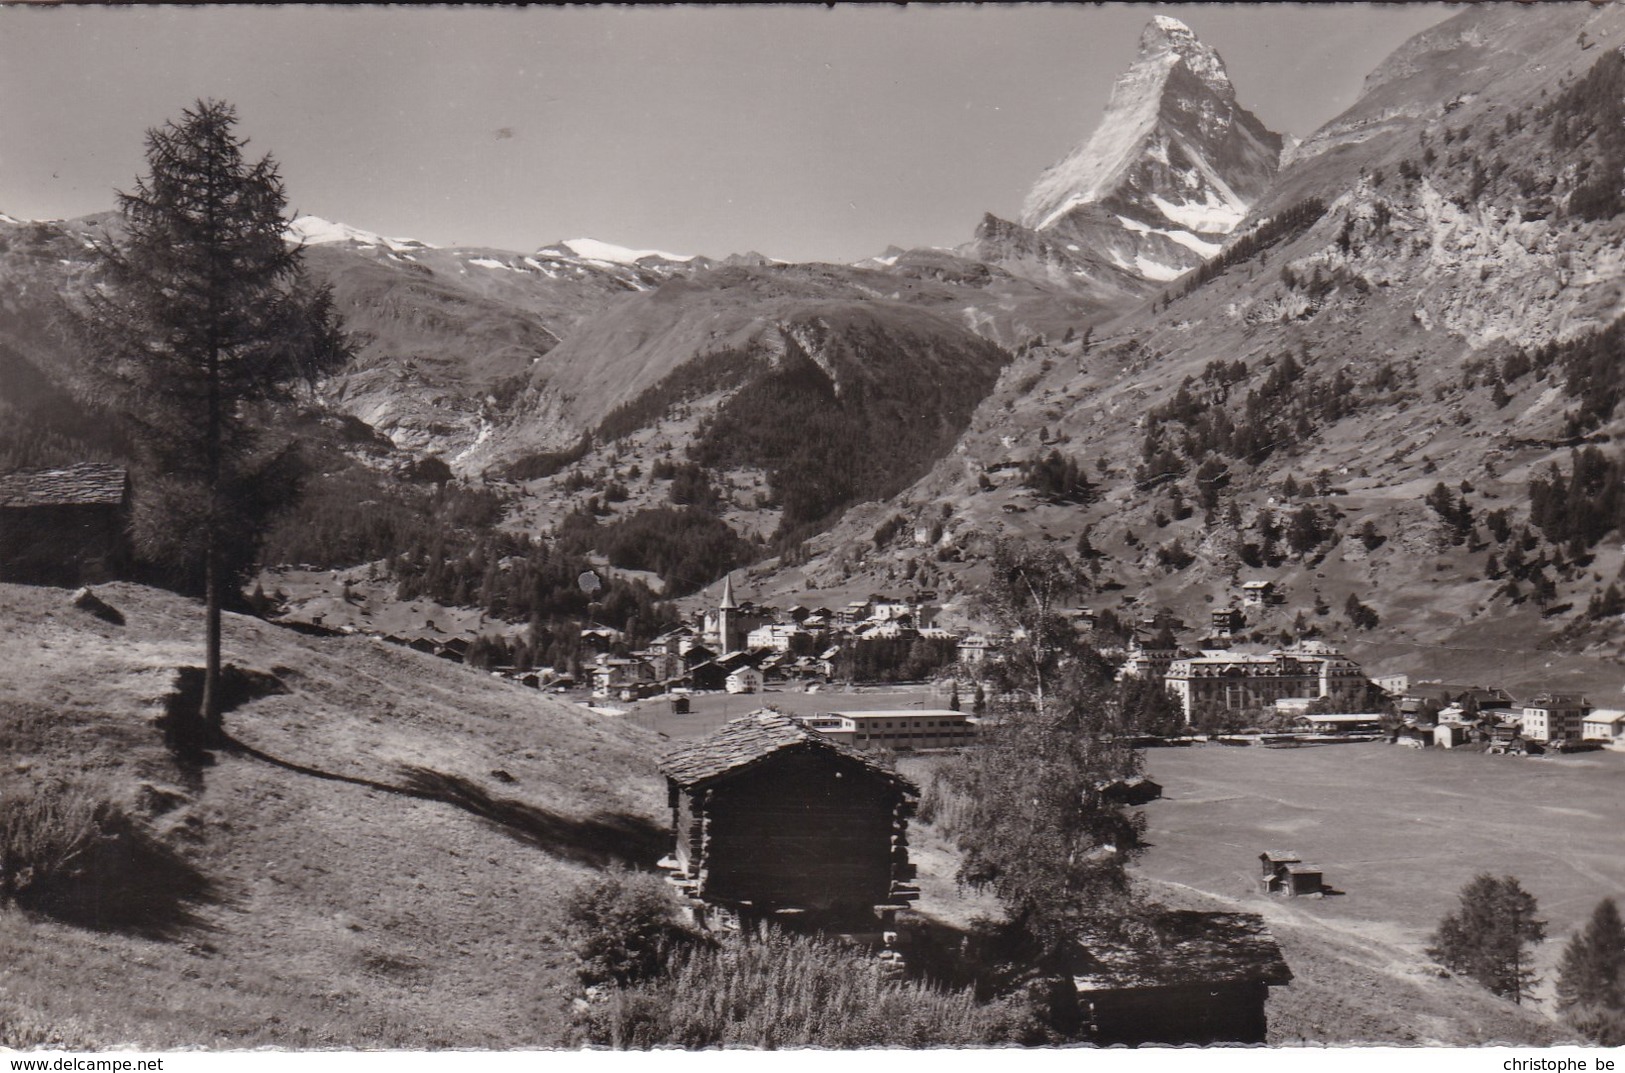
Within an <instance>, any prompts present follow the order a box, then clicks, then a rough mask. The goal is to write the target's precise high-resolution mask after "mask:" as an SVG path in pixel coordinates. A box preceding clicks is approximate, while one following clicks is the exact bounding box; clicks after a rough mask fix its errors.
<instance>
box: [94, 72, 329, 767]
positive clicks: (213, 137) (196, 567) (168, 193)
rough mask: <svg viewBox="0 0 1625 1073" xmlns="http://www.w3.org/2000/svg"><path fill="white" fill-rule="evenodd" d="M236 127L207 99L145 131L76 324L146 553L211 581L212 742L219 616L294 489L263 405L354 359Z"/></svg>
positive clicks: (274, 191) (208, 668)
mask: <svg viewBox="0 0 1625 1073" xmlns="http://www.w3.org/2000/svg"><path fill="white" fill-rule="evenodd" d="M236 123H237V114H236V111H235V109H233V108H232V107H231V106H230V105H229V104H225V103H222V102H218V101H199V102H197V103H196V104H195V105H194V106H193V107H191V108H189V109H187V110H185V111H184V112H183V113H182V117H181V119H180V120H179V121H178V122H175V121H171V122H169V123H166V124H165V125H164V126H162V127H159V128H156V129H153V130H149V131H148V132H147V137H146V156H147V166H148V168H149V173H148V174H147V175H145V176H143V177H140V178H138V179H137V182H136V187H135V190H134V191H133V192H131V193H122V192H121V193H120V194H119V195H118V201H119V209H120V214H121V216H122V231H123V234H122V235H121V236H119V237H117V238H116V239H109V240H108V241H106V242H104V243H103V244H102V246H101V249H100V253H101V255H102V256H101V261H102V269H103V271H102V275H101V278H100V280H99V285H98V286H97V287H96V288H95V289H94V290H93V291H92V292H91V294H90V295H89V297H88V304H89V311H88V315H87V316H86V317H85V318H84V319H83V321H82V324H81V327H82V328H83V330H84V332H85V334H86V336H87V342H88V344H89V345H90V346H92V347H94V351H93V352H94V354H95V355H96V360H97V362H98V371H97V374H96V375H97V377H98V379H99V380H100V381H101V382H102V384H103V386H104V388H106V389H107V390H108V391H109V393H110V394H111V396H112V401H113V403H114V405H115V406H116V407H117V409H118V410H119V411H120V412H121V413H122V414H123V416H124V417H125V419H126V420H127V421H128V423H129V426H130V429H131V431H132V432H133V433H134V436H135V439H136V441H137V443H138V445H139V451H140V456H141V457H140V464H141V469H142V471H143V476H144V481H143V484H144V485H145V489H144V491H143V493H142V500H141V502H140V503H139V504H138V510H137V520H136V536H137V540H138V543H139V544H140V546H141V547H142V548H143V550H144V551H145V552H146V553H147V554H148V555H149V556H150V557H152V558H155V559H161V560H163V561H164V562H166V564H168V565H170V566H171V567H172V568H174V569H175V570H176V571H177V573H179V574H181V575H191V576H192V577H193V578H197V576H198V575H201V577H200V578H199V580H201V588H202V590H203V596H204V604H205V609H206V611H205V619H206V623H205V637H206V641H205V649H206V658H205V673H204V686H203V698H202V704H201V711H200V716H201V719H202V728H203V730H204V732H205V740H206V741H208V742H213V741H217V740H218V739H219V737H220V733H221V696H220V612H221V605H222V603H223V601H224V599H225V598H226V594H227V591H228V587H229V586H231V585H232V584H234V583H236V582H238V581H240V579H241V575H242V573H243V571H245V570H246V569H247V567H248V566H249V565H250V564H251V562H252V560H253V555H254V549H255V547H256V543H257V537H258V533H259V531H260V527H261V524H262V522H263V521H264V515H265V514H266V513H267V508H268V507H269V506H270V504H271V501H272V500H274V499H276V498H277V497H278V495H279V494H281V495H285V494H286V492H287V490H288V488H289V487H290V485H291V484H292V483H293V478H292V476H291V474H290V456H289V453H288V452H286V451H266V450H264V449H263V447H264V445H263V443H262V441H261V438H260V436H259V432H260V430H262V429H263V427H264V426H265V425H266V424H267V420H268V419H267V416H266V414H265V413H264V412H263V411H262V412H259V413H256V407H265V406H267V405H274V404H276V403H278V402H281V401H286V400H287V399H288V397H289V395H290V393H291V389H292V388H293V386H294V385H296V384H298V383H299V382H300V381H301V380H304V381H307V382H308V381H313V380H314V379H315V377H316V376H318V375H319V374H320V373H321V372H322V371H323V370H324V369H325V368H330V367H333V366H336V365H337V364H339V363H341V362H342V361H343V360H345V359H346V358H347V357H348V355H349V344H348V342H347V340H346V337H345V335H344V333H343V330H342V328H341V326H340V324H339V321H338V318H337V315H336V313H335V312H334V309H333V305H332V300H331V296H330V294H329V293H328V292H327V290H326V289H325V288H322V287H315V286H312V285H311V284H310V283H309V282H308V281H307V280H306V279H305V277H304V276H303V274H302V272H301V259H302V249H301V248H300V247H299V246H296V245H292V244H290V243H289V241H288V240H287V237H286V229H287V224H288V220H287V219H286V218H285V217H284V215H283V213H284V209H285V208H286V205H287V198H286V195H285V192H284V188H283V184H282V179H281V176H280V175H279V174H278V170H277V165H276V162H275V161H274V160H272V158H271V157H270V156H265V157H262V158H261V159H259V160H258V161H257V162H251V161H249V160H248V159H246V158H245V156H244V154H243V150H244V148H245V146H246V145H247V140H246V139H241V138H239V137H237V135H236V133H235V127H236ZM193 583H196V582H195V581H194V582H193Z"/></svg>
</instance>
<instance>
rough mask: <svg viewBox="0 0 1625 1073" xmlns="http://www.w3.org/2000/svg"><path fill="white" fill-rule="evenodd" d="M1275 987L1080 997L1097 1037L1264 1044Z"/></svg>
mask: <svg viewBox="0 0 1625 1073" xmlns="http://www.w3.org/2000/svg"><path fill="white" fill-rule="evenodd" d="M1268 996H1269V988H1268V987H1267V986H1266V985H1264V984H1262V983H1258V982H1255V981H1246V982H1240V983H1230V984H1212V985H1203V986H1190V987H1162V988H1125V989H1122V990H1117V991H1094V992H1085V993H1083V994H1081V995H1080V996H1079V1000H1080V1001H1081V1002H1082V1004H1083V1007H1084V1012H1085V1015H1086V1016H1087V1017H1088V1018H1089V1020H1090V1022H1091V1024H1092V1025H1093V1027H1094V1032H1093V1034H1092V1035H1091V1037H1090V1038H1091V1041H1092V1042H1095V1043H1099V1044H1101V1045H1103V1046H1104V1045H1108V1044H1113V1043H1127V1044H1134V1043H1167V1044H1180V1043H1196V1044H1202V1043H1263V1042H1264V1034H1265V1030H1266V1028H1267V1022H1266V1018H1265V1013H1264V1001H1265V999H1266V998H1267V997H1268Z"/></svg>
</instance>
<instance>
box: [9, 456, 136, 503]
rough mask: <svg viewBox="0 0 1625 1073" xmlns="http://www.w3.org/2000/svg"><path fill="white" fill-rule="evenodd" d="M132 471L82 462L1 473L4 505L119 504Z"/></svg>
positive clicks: (121, 467) (97, 463) (119, 467)
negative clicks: (54, 467) (55, 467)
mask: <svg viewBox="0 0 1625 1073" xmlns="http://www.w3.org/2000/svg"><path fill="white" fill-rule="evenodd" d="M127 480H128V474H127V472H126V471H125V469H124V467H123V466H113V465H108V464H106V463H102V462H80V463H78V464H76V465H72V466H62V467H60V468H58V469H26V470H18V471H17V472H15V473H8V474H6V475H4V476H0V507H68V506H114V507H116V506H118V505H119V504H120V503H122V502H124V494H125V484H126V481H127Z"/></svg>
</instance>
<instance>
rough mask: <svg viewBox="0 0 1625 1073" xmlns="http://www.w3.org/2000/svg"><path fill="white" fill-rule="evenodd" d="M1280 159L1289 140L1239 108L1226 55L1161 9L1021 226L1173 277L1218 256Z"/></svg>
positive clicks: (1029, 202)
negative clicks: (1090, 127) (1096, 117)
mask: <svg viewBox="0 0 1625 1073" xmlns="http://www.w3.org/2000/svg"><path fill="white" fill-rule="evenodd" d="M1280 155H1281V138H1280V135H1278V134H1275V133H1273V132H1271V131H1269V130H1267V129H1266V128H1265V127H1264V125H1263V124H1262V123H1260V122H1259V121H1258V119H1257V117H1255V116H1254V115H1253V114H1252V113H1251V112H1249V111H1247V110H1246V109H1245V108H1242V107H1241V106H1240V105H1239V104H1237V103H1236V91H1235V87H1234V86H1232V85H1231V83H1230V76H1229V75H1228V74H1227V73H1226V71H1225V68H1224V61H1223V60H1222V59H1221V58H1220V57H1219V54H1218V52H1216V51H1214V49H1212V48H1211V47H1209V46H1208V45H1204V44H1203V43H1202V42H1201V41H1200V40H1199V39H1198V38H1197V36H1196V34H1194V33H1193V32H1192V31H1191V28H1190V27H1189V26H1186V25H1185V24H1184V23H1183V22H1180V21H1179V20H1178V19H1175V18H1170V17H1168V16H1166V15H1157V16H1154V17H1153V18H1152V19H1151V21H1150V22H1149V23H1148V24H1147V25H1146V27H1145V30H1144V31H1143V32H1142V33H1141V35H1140V51H1139V55H1138V57H1137V58H1136V59H1135V61H1134V63H1133V64H1132V65H1131V66H1130V67H1129V69H1128V70H1127V71H1125V72H1124V73H1123V75H1122V76H1121V77H1120V78H1118V80H1117V82H1116V84H1115V85H1114V86H1113V87H1112V96H1111V101H1110V103H1109V104H1108V105H1107V106H1106V114H1105V115H1104V116H1103V117H1102V118H1101V121H1100V125H1099V126H1098V127H1096V128H1095V131H1094V133H1093V134H1092V135H1090V137H1089V139H1088V140H1087V141H1086V142H1084V143H1083V144H1082V145H1080V146H1078V147H1077V148H1076V149H1074V150H1073V151H1072V152H1071V153H1070V154H1068V155H1067V156H1066V157H1065V158H1064V159H1062V160H1061V161H1060V162H1059V163H1057V164H1056V165H1054V166H1053V167H1051V168H1050V169H1049V170H1047V171H1046V172H1044V174H1043V175H1041V176H1040V177H1039V179H1038V182H1037V183H1035V184H1034V185H1033V188H1032V190H1031V192H1029V193H1028V195H1027V199H1026V201H1025V202H1024V203H1023V205H1022V213H1021V222H1022V225H1023V226H1025V227H1028V228H1031V229H1034V230H1038V231H1054V232H1056V234H1057V237H1062V238H1065V239H1066V240H1067V241H1069V242H1071V243H1073V244H1075V245H1078V246H1085V245H1087V246H1088V247H1090V248H1093V249H1095V250H1096V251H1097V252H1100V253H1102V254H1104V255H1105V256H1107V257H1108V258H1109V259H1110V260H1112V261H1113V262H1114V263H1115V264H1117V266H1118V267H1119V268H1122V269H1124V270H1126V271H1129V272H1132V273H1134V274H1136V275H1139V276H1141V277H1142V278H1145V279H1149V280H1166V279H1172V278H1174V277H1175V276H1178V275H1180V274H1181V273H1183V272H1185V271H1188V270H1189V269H1191V268H1194V267H1195V266H1196V265H1198V264H1200V263H1201V262H1202V261H1204V260H1205V259H1207V258H1209V257H1212V256H1213V255H1214V254H1216V253H1217V252H1218V251H1219V248H1220V244H1221V243H1222V241H1223V238H1224V236H1225V235H1227V234H1229V233H1230V231H1231V230H1232V229H1233V228H1234V227H1235V226H1236V225H1237V224H1238V223H1240V222H1241V220H1242V218H1243V217H1245V216H1246V215H1247V211H1248V209H1249V208H1250V207H1251V206H1252V203H1253V202H1254V201H1255V200H1256V199H1257V198H1258V197H1259V195H1260V194H1262V193H1263V191H1264V189H1265V187H1266V186H1268V184H1269V182H1270V181H1271V180H1272V179H1273V178H1274V176H1275V171H1276V168H1277V166H1278V164H1279V161H1280Z"/></svg>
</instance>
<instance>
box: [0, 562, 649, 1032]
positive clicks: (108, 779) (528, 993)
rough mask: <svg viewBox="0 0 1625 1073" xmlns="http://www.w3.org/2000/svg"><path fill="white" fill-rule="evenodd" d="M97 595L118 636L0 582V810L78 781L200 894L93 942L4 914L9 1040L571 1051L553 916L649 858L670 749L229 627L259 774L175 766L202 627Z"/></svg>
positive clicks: (470, 679) (352, 641) (372, 656)
mask: <svg viewBox="0 0 1625 1073" xmlns="http://www.w3.org/2000/svg"><path fill="white" fill-rule="evenodd" d="M97 592H98V594H99V595H100V596H101V597H102V598H103V599H104V600H106V601H107V602H108V603H109V604H111V605H112V606H113V607H115V608H117V609H118V610H119V611H120V612H121V613H122V614H123V616H124V619H125V622H124V624H123V625H112V624H109V623H107V622H104V621H102V620H100V619H97V618H95V617H94V616H92V615H90V614H88V613H85V612H83V611H79V610H76V609H74V608H72V607H70V606H69V605H68V602H67V601H68V594H67V593H66V592H65V591H64V590H61V589H48V588H32V587H25V586H14V585H0V617H3V618H4V619H5V621H6V622H7V623H8V624H9V626H10V627H11V628H10V629H8V631H7V634H6V636H5V638H4V639H0V665H4V666H5V667H6V668H7V674H6V676H5V678H4V681H3V682H0V739H3V740H4V742H5V745H6V749H5V753H6V757H7V762H6V768H5V771H4V773H3V774H0V792H5V793H6V794H7V795H8V797H9V796H10V795H11V794H14V793H23V792H28V791H30V790H37V789H38V788H39V787H42V786H45V785H47V784H49V783H51V782H52V781H53V780H56V779H59V778H60V779H65V780H67V781H69V782H71V783H73V784H74V785H78V786H81V787H85V788H86V789H87V790H88V791H89V792H91V793H93V794H95V795H96V797H97V798H98V799H103V800H108V801H113V802H117V803H118V804H120V805H121V806H122V807H123V808H124V809H125V810H126V811H127V812H129V813H130V814H132V815H134V816H136V817H138V818H139V822H140V823H141V825H142V826H143V827H144V828H145V829H147V830H150V831H151V832H152V833H153V834H154V836H155V837H156V838H157V839H159V840H160V841H161V842H162V844H164V845H165V846H168V847H170V849H171V850H172V852H174V853H175V854H177V855H178V859H179V860H181V861H183V862H184V868H181V867H179V866H172V869H171V872H172V874H174V875H179V874H181V873H182V872H183V871H184V872H186V873H191V874H193V875H195V876H196V877H198V880H199V882H198V883H196V884H194V885H193V887H192V889H191V896H190V897H188V898H187V899H186V900H185V901H183V902H181V903H179V904H176V905H171V906H168V907H167V908H163V911H162V912H160V908H161V907H162V906H163V902H162V900H161V899H158V900H154V901H152V902H150V903H149V909H148V911H147V912H146V913H144V914H142V915H140V916H139V917H138V918H136V919H132V920H130V921H128V922H125V923H122V924H120V925H119V926H116V927H104V928H102V929H97V928H95V927H86V926H82V923H80V922H75V921H74V920H67V919H59V917H60V915H61V914H55V913H53V912H51V911H49V910H45V911H30V912H25V911H23V910H21V909H17V908H12V907H9V906H8V907H0V946H3V947H4V949H5V950H7V951H8V956H7V957H6V958H4V959H0V1030H4V1031H6V1032H8V1033H9V1032H11V1031H18V1030H20V1031H23V1032H25V1033H26V1032H27V1031H28V1026H30V1025H44V1026H55V1027H56V1028H57V1029H58V1030H61V1029H64V1028H65V1029H68V1030H70V1035H71V1036H72V1037H73V1038H70V1039H68V1040H66V1041H65V1042H67V1043H68V1045H70V1046H76V1047H80V1048H83V1049H109V1048H115V1047H119V1046H134V1047H137V1048H140V1049H150V1050H174V1049H181V1048H186V1047H213V1048H248V1047H256V1046H281V1047H305V1048H313V1047H330V1048H377V1047H396V1048H423V1047H430V1048H439V1047H460V1048H487V1047H498V1048H501V1047H533V1048H534V1047H547V1046H559V1045H567V1044H568V1031H569V1029H568V1025H569V1018H570V1008H569V1001H570V997H571V995H573V994H574V993H575V992H576V990H577V988H576V984H575V980H574V973H573V962H572V956H571V954H570V952H569V951H568V950H566V949H564V948H563V947H562V945H561V943H560V941H559V938H558V936H559V934H560V923H561V922H560V915H559V909H558V906H559V902H560V898H561V895H562V893H563V892H564V891H565V890H567V889H568V888H569V887H570V886H571V885H573V884H574V883H575V882H576V881H577V879H578V878H580V877H582V876H584V875H587V874H589V873H590V872H594V871H596V870H598V869H601V868H606V867H609V866H610V865H613V864H615V863H617V862H622V861H624V862H627V863H630V864H632V865H634V866H637V867H648V866H649V864H650V862H652V861H653V860H654V859H655V858H656V857H657V856H658V853H659V846H660V840H661V837H662V832H663V827H662V826H661V823H660V819H659V817H660V816H661V808H662V801H663V799H662V798H661V797H660V795H659V788H658V786H657V785H656V779H655V776H654V770H653V760H654V757H655V755H656V754H657V753H658V752H659V751H660V746H659V745H658V743H657V741H658V739H657V738H655V737H654V736H652V735H650V734H648V733H646V732H644V731H641V730H639V729H637V728H634V727H629V726H626V725H624V724H621V723H616V722H613V721H608V720H604V719H602V718H600V717H597V716H593V715H592V714H590V713H588V712H586V711H585V710H583V709H581V708H578V707H574V706H571V705H565V704H562V703H558V702H555V701H553V700H550V699H548V698H546V697H543V696H540V695H538V694H537V693H536V692H534V691H532V690H527V689H524V688H522V687H520V686H517V685H515V684H513V683H507V682H498V681H495V680H493V679H491V678H490V677H489V676H487V675H484V674H481V673H479V672H476V671H473V670H470V669H467V668H464V667H459V666H454V665H451V664H448V663H447V662H445V661H444V660H439V659H435V658H433V657H431V656H424V655H421V654H419V653H415V652H412V651H410V650H406V649H402V648H398V647H395V646H390V645H385V644H383V643H381V642H376V641H372V640H368V639H363V638H312V637H306V636H303V635H301V634H297V633H294V632H292V631H290V630H285V629H281V628H279V627H276V626H272V625H269V624H267V623H265V622H261V621H258V620H255V619H250V618H246V617H241V616H237V615H231V614H228V615H226V616H225V658H226V660H227V662H228V663H230V664H233V665H235V666H237V667H240V668H243V669H245V670H250V671H254V672H258V673H259V675H260V676H261V677H260V678H259V679H257V682H258V688H256V689H255V690H253V691H252V692H253V693H254V694H257V695H255V696H253V697H252V699H248V700H247V701H246V702H245V703H243V704H242V705H241V706H239V707H237V708H236V709H235V710H233V711H231V712H230V713H228V715H227V716H226V726H227V729H228V731H229V732H230V733H232V734H234V735H236V736H237V738H238V739H239V740H240V741H242V742H244V743H245V744H246V745H248V746H251V747H252V748H253V749H254V750H256V751H257V752H258V753H259V754H260V755H259V756H256V755H254V754H251V753H248V752H240V751H237V752H221V753H219V754H217V756H216V758H215V762H214V763H212V764H208V765H204V766H202V767H196V766H186V765H181V764H178V763H177V762H176V761H175V760H174V759H173V758H172V757H171V756H170V754H169V753H168V752H167V751H166V750H165V748H164V746H163V736H162V733H161V731H160V729H159V728H158V727H157V726H155V725H153V724H152V722H151V721H150V720H152V719H154V718H156V717H158V716H161V715H162V713H163V711H164V707H165V704H166V701H167V698H169V697H171V696H172V695H173V694H175V693H176V692H177V688H178V687H177V679H176V669H177V668H178V667H183V666H184V667H189V666H194V665H196V664H197V663H198V662H199V660H200V658H201V655H202V648H201V645H200V643H199V641H198V637H199V633H198V623H199V622H201V613H200V612H199V610H198V609H197V607H196V606H195V605H193V604H192V603H191V602H189V601H186V600H183V599H181V598H179V597H176V596H173V595H170V594H167V593H163V592H160V591H157V590H153V589H145V588H142V587H140V586H135V585H124V584H119V585H108V586H103V587H100V588H98V590H97ZM194 703H195V699H194ZM65 714H66V715H67V717H66V718H65V717H64V715H65ZM543 726H545V728H546V730H545V733H543V732H539V731H538V728H539V727H543ZM266 757H270V758H274V760H275V761H279V762H281V763H280V764H279V763H275V762H272V761H271V760H268V759H266ZM369 783H370V784H372V785H369ZM390 786H393V787H398V788H399V787H405V788H407V789H415V790H418V791H424V792H425V794H426V796H425V794H420V795H419V796H412V795H410V794H406V793H401V792H397V791H390V790H388V789H383V788H380V787H390ZM117 893H118V892H117V891H115V890H111V889H110V890H108V891H106V892H104V896H106V897H107V900H108V902H109V903H110V906H111V908H117V905H116V903H117V900H118V898H117ZM132 967H133V968H134V970H135V971H137V972H139V973H140V976H141V980H142V986H138V987H130V986H128V976H127V974H128V973H129V972H130V971H131V970H132ZM121 974H123V975H121ZM116 979H123V980H124V983H122V984H114V983H111V981H113V980H116Z"/></svg>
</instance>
